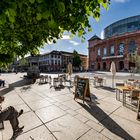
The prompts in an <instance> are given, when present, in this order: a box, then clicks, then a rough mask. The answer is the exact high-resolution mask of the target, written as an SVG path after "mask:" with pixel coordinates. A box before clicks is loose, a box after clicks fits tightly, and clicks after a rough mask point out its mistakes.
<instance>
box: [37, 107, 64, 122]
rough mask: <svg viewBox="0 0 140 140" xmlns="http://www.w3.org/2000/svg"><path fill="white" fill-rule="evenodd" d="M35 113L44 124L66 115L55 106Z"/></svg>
mask: <svg viewBox="0 0 140 140" xmlns="http://www.w3.org/2000/svg"><path fill="white" fill-rule="evenodd" d="M35 113H36V114H37V115H38V117H39V118H40V119H41V120H42V121H43V122H44V123H46V122H49V121H52V120H54V119H56V118H58V117H61V116H63V115H65V114H66V113H65V112H64V111H63V110H62V109H60V108H59V107H57V106H55V105H52V106H48V107H45V108H42V109H40V110H37V111H36V112H35Z"/></svg>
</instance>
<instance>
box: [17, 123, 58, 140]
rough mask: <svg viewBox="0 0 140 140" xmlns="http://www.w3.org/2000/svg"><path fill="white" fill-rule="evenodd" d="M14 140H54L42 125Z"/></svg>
mask: <svg viewBox="0 0 140 140" xmlns="http://www.w3.org/2000/svg"><path fill="white" fill-rule="evenodd" d="M16 140H56V139H55V137H54V136H53V135H52V134H51V133H50V132H49V131H48V130H47V128H46V127H45V126H44V125H43V126H40V127H37V128H35V129H33V130H31V131H29V132H27V133H24V134H22V135H20V136H19V137H18V138H17V139H16Z"/></svg>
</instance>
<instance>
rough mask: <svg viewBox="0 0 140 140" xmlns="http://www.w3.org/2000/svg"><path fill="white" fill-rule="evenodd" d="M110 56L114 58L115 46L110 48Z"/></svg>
mask: <svg viewBox="0 0 140 140" xmlns="http://www.w3.org/2000/svg"><path fill="white" fill-rule="evenodd" d="M110 55H111V56H113V55H114V46H111V47H110Z"/></svg>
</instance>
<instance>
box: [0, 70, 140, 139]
mask: <svg viewBox="0 0 140 140" xmlns="http://www.w3.org/2000/svg"><path fill="white" fill-rule="evenodd" d="M24 74H25V73H18V74H15V73H9V74H2V75H1V78H3V79H5V81H6V86H5V87H4V88H0V95H4V96H5V97H6V98H5V102H4V103H3V104H2V106H3V108H6V107H7V106H14V107H15V108H16V109H17V110H20V109H21V108H22V109H24V114H23V115H22V116H21V117H20V118H19V120H20V125H21V126H22V125H24V127H25V128H24V131H23V133H22V134H21V135H20V136H18V137H17V139H16V140H110V139H111V140H120V139H127V140H134V139H137V140H139V139H140V121H138V120H136V112H135V111H132V110H131V109H129V108H126V107H124V106H123V105H122V102H119V101H117V100H116V97H115V91H114V90H110V89H109V88H100V87H98V88H95V87H94V86H93V84H92V82H90V92H91V96H92V102H91V103H90V102H85V104H83V102H82V101H81V100H80V99H76V101H75V100H74V95H73V91H74V89H69V88H67V87H66V88H64V89H61V90H57V91H56V90H55V89H54V88H53V87H52V88H50V86H49V84H42V85H40V84H38V82H36V83H35V84H30V85H29V84H27V83H26V82H27V81H26V80H24V79H23V75H24ZM77 74H78V73H77ZM77 74H76V75H77ZM80 75H81V76H85V77H88V78H92V76H93V75H94V74H92V73H81V74H80ZM98 75H100V76H101V77H104V78H105V79H106V82H105V85H104V86H106V87H111V85H112V83H111V75H110V74H109V73H102V72H100V73H98ZM52 76H54V77H55V76H56V75H55V74H52ZM128 77H130V78H131V76H130V74H125V73H119V74H118V75H117V77H116V80H115V82H123V81H124V80H125V79H127V78H128ZM134 78H136V79H139V78H140V76H139V75H135V76H134ZM4 126H5V129H4V130H0V140H8V139H9V138H10V137H11V136H12V128H11V125H10V123H9V122H8V121H6V122H4Z"/></svg>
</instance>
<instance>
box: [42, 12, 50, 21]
mask: <svg viewBox="0 0 140 140" xmlns="http://www.w3.org/2000/svg"><path fill="white" fill-rule="evenodd" d="M49 16H51V13H50V12H49V11H45V12H44V13H43V14H42V17H43V18H44V19H48V18H49Z"/></svg>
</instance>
